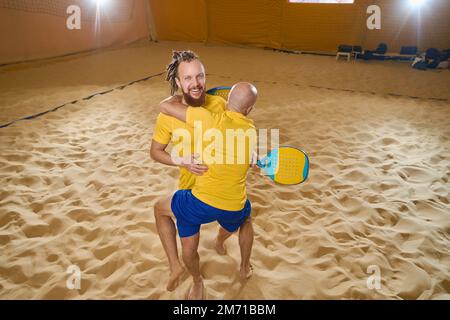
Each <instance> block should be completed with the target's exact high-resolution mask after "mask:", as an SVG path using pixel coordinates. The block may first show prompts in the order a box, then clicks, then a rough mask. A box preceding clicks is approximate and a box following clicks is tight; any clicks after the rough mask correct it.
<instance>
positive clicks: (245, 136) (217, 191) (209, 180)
mask: <svg viewBox="0 0 450 320" xmlns="http://www.w3.org/2000/svg"><path fill="white" fill-rule="evenodd" d="M197 121H201V124H202V131H203V140H202V146H199V147H198V148H199V149H200V148H201V150H202V152H201V155H202V161H203V163H205V164H207V165H208V171H207V172H206V173H204V174H203V175H202V176H197V178H196V181H195V185H194V187H193V188H192V194H193V195H194V196H195V197H197V198H198V199H200V200H201V201H203V202H204V203H206V204H209V205H210V206H213V207H215V208H218V209H222V210H229V211H237V210H241V209H242V208H244V205H245V202H246V200H247V192H246V187H245V184H246V180H247V172H248V170H249V168H250V162H251V154H252V152H253V150H254V148H255V146H256V130H255V126H254V125H253V121H252V120H251V119H248V118H247V117H245V116H244V115H243V114H241V113H238V112H234V111H229V110H227V111H225V112H222V113H211V112H209V111H207V110H205V109H201V108H192V107H189V108H188V109H187V112H186V123H187V124H188V125H190V126H193V127H194V130H196V129H195V126H196V125H197V127H198V123H197V124H196V122H197ZM196 143H198V142H197V141H196Z"/></svg>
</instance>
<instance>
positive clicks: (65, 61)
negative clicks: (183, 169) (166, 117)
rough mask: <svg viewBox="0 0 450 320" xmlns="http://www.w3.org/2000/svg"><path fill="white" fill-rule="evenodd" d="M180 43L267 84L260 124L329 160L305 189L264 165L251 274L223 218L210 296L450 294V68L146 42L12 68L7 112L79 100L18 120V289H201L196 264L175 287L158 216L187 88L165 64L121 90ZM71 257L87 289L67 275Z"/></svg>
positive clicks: (7, 238) (227, 78)
mask: <svg viewBox="0 0 450 320" xmlns="http://www.w3.org/2000/svg"><path fill="white" fill-rule="evenodd" d="M178 48H179V49H186V48H189V49H192V50H194V51H196V52H197V53H198V54H199V56H200V57H201V58H202V61H203V62H204V64H205V66H206V68H207V87H208V88H211V87H214V86H219V85H231V84H233V83H235V82H237V81H249V82H252V83H254V84H255V86H256V87H257V88H258V91H259V93H260V96H259V98H258V102H257V105H256V108H255V110H254V111H253V112H254V113H252V116H253V118H254V120H255V124H256V126H257V128H279V129H280V144H281V145H292V146H298V147H301V148H302V149H304V150H305V151H307V152H308V154H309V156H310V161H311V169H310V170H311V171H310V176H309V178H308V181H307V182H305V183H304V184H302V185H299V186H282V185H276V184H273V183H272V182H270V180H268V179H267V178H265V177H261V176H260V175H259V174H257V173H255V172H252V173H250V175H249V179H248V183H247V188H248V194H249V198H250V200H251V201H252V205H253V212H252V217H253V224H254V229H255V240H254V247H253V253H252V264H253V266H254V275H253V277H252V278H251V279H249V280H248V281H247V282H244V283H242V282H240V281H239V274H238V270H239V257H240V256H239V246H238V243H237V237H236V236H233V237H232V238H230V239H229V240H227V242H226V246H227V251H228V255H225V256H219V255H217V253H216V252H215V249H214V237H215V234H216V231H217V224H209V225H206V226H204V227H202V230H201V240H200V246H199V254H200V257H201V272H202V274H203V275H204V278H205V285H206V286H207V288H208V296H207V298H208V299H449V298H450V296H449V292H450V282H449V278H450V258H449V248H450V239H449V232H450V216H449V214H450V210H449V209H450V203H449V202H450V196H449V192H450V187H449V179H450V141H449V136H450V129H449V128H450V102H449V101H450V93H449V91H448V83H450V76H449V73H448V71H447V70H436V71H430V72H426V73H418V72H417V71H415V70H412V69H411V68H410V67H409V65H408V64H404V63H398V62H378V61H374V62H370V63H365V62H362V61H357V62H355V63H350V64H347V63H345V62H336V61H335V59H334V57H327V56H314V55H288V54H285V53H281V52H274V51H268V50H263V49H257V48H239V47H225V46H220V45H202V44H195V43H181V42H164V41H162V42H159V43H148V42H142V41H141V42H136V43H133V44H131V45H129V46H125V47H120V48H116V49H113V50H100V51H97V52H93V53H84V54H80V55H74V56H70V57H66V58H57V59H49V60H44V61H37V62H28V63H21V64H16V65H9V66H6V67H3V68H2V69H0V86H1V87H2V90H1V92H0V102H1V109H2V113H1V123H2V124H4V123H8V122H10V121H14V120H16V119H20V118H22V117H24V116H28V115H31V114H35V113H39V112H43V111H45V110H49V109H51V108H52V107H55V106H58V105H61V104H64V103H67V102H71V101H75V100H77V101H78V102H76V103H73V104H67V105H65V106H64V107H62V108H60V109H58V110H56V111H54V112H49V113H47V114H44V115H42V116H40V117H37V118H34V119H32V120H22V121H17V122H15V123H13V124H11V125H9V126H7V127H4V128H1V129H0V141H1V153H0V163H1V166H0V168H1V169H0V183H1V186H2V188H1V193H0V248H1V255H0V297H1V298H2V299H184V295H185V293H186V291H187V290H188V287H189V281H188V276H187V274H185V275H184V277H183V278H182V283H181V285H180V287H179V289H177V290H176V291H174V292H167V291H166V290H165V284H166V281H167V278H168V272H169V269H168V265H167V259H166V257H165V254H164V251H163V248H162V246H161V242H160V240H159V237H158V234H157V230H156V225H155V219H154V216H153V206H154V204H155V203H156V201H157V199H158V197H160V196H163V195H165V194H167V193H169V192H172V191H174V190H176V186H177V177H178V171H177V170H176V169H175V168H172V167H168V166H165V165H162V164H159V163H157V162H155V161H153V160H151V158H150V157H149V145H150V141H151V137H152V132H153V129H154V123H155V119H156V117H157V115H158V112H159V110H158V107H157V106H158V103H159V101H161V100H162V99H164V98H165V97H167V95H168V93H169V88H168V85H167V83H165V82H164V75H158V76H154V77H152V78H149V79H148V80H145V81H141V82H137V83H134V84H131V85H129V86H126V87H123V88H122V89H120V88H119V87H121V86H123V85H126V84H128V83H130V82H132V81H134V80H136V79H142V78H144V77H148V76H150V75H154V74H158V73H160V72H163V71H164V67H165V65H166V64H167V63H168V58H169V57H170V53H171V51H172V50H173V49H178ZM123 57H132V59H127V60H126V61H124V59H123ZM231 57H232V58H231ZM386 79H388V80H389V81H386ZM112 88H116V89H115V90H112V91H110V92H108V93H105V94H102V95H97V96H94V97H92V98H91V99H89V100H83V97H87V96H89V95H91V94H92V93H95V92H101V91H108V90H110V89H112ZM327 88H328V89H327ZM393 94H395V95H393ZM71 265H75V266H77V267H78V268H79V270H80V272H81V283H80V289H78V290H70V289H68V288H67V286H66V282H67V279H68V277H69V274H68V273H67V269H68V268H69V267H70V266H71ZM370 266H377V267H378V268H379V270H380V272H381V288H380V289H378V290H377V289H371V288H369V287H368V285H367V280H368V278H369V277H370V276H371V274H372V273H371V272H368V268H370Z"/></svg>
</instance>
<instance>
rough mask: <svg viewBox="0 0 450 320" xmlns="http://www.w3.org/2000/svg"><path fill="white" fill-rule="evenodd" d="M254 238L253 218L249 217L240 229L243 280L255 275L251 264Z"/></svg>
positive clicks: (241, 273)
mask: <svg viewBox="0 0 450 320" xmlns="http://www.w3.org/2000/svg"><path fill="white" fill-rule="evenodd" d="M253 237H254V234H253V224H252V220H251V218H250V217H248V218H247V220H245V222H244V223H243V224H242V225H241V226H240V228H239V246H240V248H241V269H240V272H239V274H240V277H241V279H242V280H245V279H248V278H250V277H251V276H252V273H253V269H252V265H251V263H250V255H251V253H252V246H253Z"/></svg>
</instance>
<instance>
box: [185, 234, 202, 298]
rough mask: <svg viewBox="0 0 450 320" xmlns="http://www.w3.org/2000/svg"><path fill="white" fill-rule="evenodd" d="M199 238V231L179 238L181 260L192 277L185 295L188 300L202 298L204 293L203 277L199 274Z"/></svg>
mask: <svg viewBox="0 0 450 320" xmlns="http://www.w3.org/2000/svg"><path fill="white" fill-rule="evenodd" d="M199 239H200V233H196V234H195V235H193V236H190V237H183V238H181V247H182V250H183V254H182V255H183V261H184V264H185V265H186V268H187V269H188V270H189V273H190V274H191V275H192V279H193V284H192V287H191V289H190V292H189V293H188V297H187V298H188V299H189V300H202V299H203V294H204V287H203V279H202V276H201V274H200V257H199V255H198V251H197V249H198V242H199Z"/></svg>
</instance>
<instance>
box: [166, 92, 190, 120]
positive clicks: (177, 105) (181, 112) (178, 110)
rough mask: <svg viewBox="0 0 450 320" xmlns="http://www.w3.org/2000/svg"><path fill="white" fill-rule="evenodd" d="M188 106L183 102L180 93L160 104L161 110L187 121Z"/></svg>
mask: <svg viewBox="0 0 450 320" xmlns="http://www.w3.org/2000/svg"><path fill="white" fill-rule="evenodd" d="M187 108H188V106H187V105H185V104H183V102H182V98H181V96H179V95H175V96H172V97H169V98H167V99H165V100H163V101H161V102H160V104H159V110H160V111H161V112H162V113H164V114H167V115H169V116H171V117H174V118H177V119H178V120H181V121H183V122H186V111H187Z"/></svg>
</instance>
